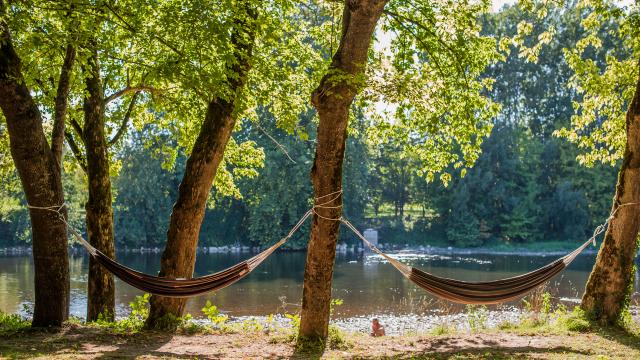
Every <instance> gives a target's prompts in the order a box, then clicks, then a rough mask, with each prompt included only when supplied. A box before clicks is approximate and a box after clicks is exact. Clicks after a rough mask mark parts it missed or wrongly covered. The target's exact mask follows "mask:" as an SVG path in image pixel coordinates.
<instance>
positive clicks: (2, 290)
mask: <svg viewBox="0 0 640 360" xmlns="http://www.w3.org/2000/svg"><path fill="white" fill-rule="evenodd" d="M250 256H251V255H250V254H246V253H245V254H239V253H230V254H200V255H199V257H198V261H197V264H196V275H198V276H200V275H206V274H209V273H211V272H215V271H219V270H221V269H224V268H226V267H229V266H231V265H233V264H235V263H237V262H239V261H241V260H243V259H246V258H248V257H250ZM305 256H306V254H305V253H303V252H288V253H276V254H274V255H273V256H271V257H270V258H269V259H267V260H266V261H265V262H264V263H263V264H262V265H261V266H260V267H259V268H258V269H256V270H255V271H254V272H253V273H252V274H250V275H249V276H248V277H247V278H245V279H243V280H241V281H240V282H238V283H237V284H235V285H233V286H231V287H228V288H225V289H223V290H221V291H219V292H218V293H216V294H206V295H203V296H199V297H196V298H194V299H192V300H190V301H189V303H188V306H187V311H188V312H190V313H191V314H193V315H194V316H196V317H198V316H201V311H200V309H201V308H202V307H203V305H204V304H205V303H206V301H207V300H211V301H212V302H213V303H215V304H216V305H218V307H219V308H220V309H222V310H223V311H225V312H227V313H228V314H229V315H232V316H244V315H267V314H270V313H277V312H281V311H282V305H283V301H284V302H286V303H287V304H286V310H287V311H289V312H294V311H296V310H297V307H298V306H299V302H300V299H301V296H302V277H303V270H304V261H305ZM398 257H399V258H400V259H401V260H402V261H403V262H406V263H409V264H411V265H413V266H418V267H420V268H422V269H424V270H426V271H429V272H432V273H434V274H436V275H439V276H445V277H451V278H456V279H460V280H468V281H483V280H494V279H498V278H503V277H509V276H514V275H518V274H522V273H524V272H528V271H531V270H533V269H536V268H538V267H540V266H543V265H545V264H547V263H549V262H551V261H552V260H554V259H555V258H556V257H553V256H517V255H487V254H482V255H468V254H465V255H426V254H419V253H402V254H399V255H398ZM118 261H120V262H122V263H123V264H125V265H127V266H129V267H132V268H134V269H137V270H141V271H144V272H145V273H148V274H155V273H157V272H158V270H159V268H160V255H159V254H133V253H127V254H124V253H121V254H118ZM594 261H595V255H592V254H589V255H581V256H579V257H578V258H577V259H576V260H575V261H574V262H573V264H572V265H571V266H570V267H569V268H568V269H567V270H565V271H564V272H563V273H561V274H560V275H558V276H556V277H555V278H554V279H553V280H552V281H551V283H550V284H549V290H550V291H551V292H552V293H553V294H554V295H555V296H557V297H561V298H566V299H579V298H580V296H581V295H582V291H583V289H584V286H585V283H586V281H587V278H588V276H589V271H590V270H591V268H592V266H593V263H594ZM88 265H89V261H88V258H87V257H86V256H73V257H71V258H70V266H71V314H72V315H75V316H80V317H82V316H84V315H85V311H86V285H87V268H88ZM33 275H34V274H33V262H32V260H31V257H29V256H13V257H12V256H4V257H0V310H2V311H5V312H20V313H24V311H25V308H28V307H29V306H30V304H31V302H32V301H33V290H34V289H33ZM639 276H640V275H639V274H636V281H635V286H634V288H635V292H636V298H637V297H638V294H637V293H638V291H640V283H639V281H638V277H639ZM140 294H141V292H140V291H138V290H136V289H134V288H132V287H130V286H128V285H127V284H124V283H122V282H120V281H117V282H116V296H117V299H116V303H117V312H118V314H119V315H125V314H126V313H127V309H128V303H129V302H131V301H132V300H133V299H134V298H135V296H136V295H140ZM333 296H334V297H335V298H342V299H344V305H343V306H341V307H339V308H338V309H337V310H336V314H335V317H337V318H340V317H351V316H362V315H368V314H372V313H378V314H381V313H393V314H410V313H424V312H428V311H430V310H432V309H434V307H435V306H436V301H435V299H434V298H433V297H431V296H430V295H429V294H427V293H426V292H424V290H422V289H420V288H418V287H417V286H414V285H413V284H412V283H410V282H409V281H407V280H406V279H404V278H403V277H402V275H400V273H399V272H397V271H396V270H395V269H394V268H393V267H392V266H390V265H389V264H387V263H386V262H385V261H384V259H382V258H380V257H378V256H375V255H373V254H357V253H347V254H339V255H338V257H337V258H336V266H335V271H334V288H333ZM454 308H460V307H454Z"/></svg>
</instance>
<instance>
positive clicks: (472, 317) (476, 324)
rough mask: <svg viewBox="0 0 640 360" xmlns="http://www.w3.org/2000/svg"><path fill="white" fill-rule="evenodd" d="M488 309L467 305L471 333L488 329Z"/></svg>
mask: <svg viewBox="0 0 640 360" xmlns="http://www.w3.org/2000/svg"><path fill="white" fill-rule="evenodd" d="M487 317H488V314H487V307H486V306H475V305H467V323H468V324H469V328H470V329H471V331H478V330H482V329H486V328H487Z"/></svg>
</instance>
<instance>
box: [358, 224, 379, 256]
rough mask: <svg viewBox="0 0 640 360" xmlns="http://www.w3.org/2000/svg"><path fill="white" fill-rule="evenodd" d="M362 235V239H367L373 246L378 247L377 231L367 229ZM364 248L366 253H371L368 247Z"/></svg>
mask: <svg viewBox="0 0 640 360" xmlns="http://www.w3.org/2000/svg"><path fill="white" fill-rule="evenodd" d="M362 235H364V238H365V239H367V241H368V242H370V243H371V244H373V245H374V246H378V230H376V229H367V230H365V231H364V232H363V233H362ZM364 248H365V250H367V251H371V250H370V249H369V247H368V246H365V247H364Z"/></svg>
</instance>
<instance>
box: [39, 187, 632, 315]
mask: <svg viewBox="0 0 640 360" xmlns="http://www.w3.org/2000/svg"><path fill="white" fill-rule="evenodd" d="M341 195H342V190H340V191H336V192H334V193H330V194H327V195H324V196H320V197H317V198H315V200H316V201H318V200H320V199H323V198H327V197H331V199H329V200H328V201H324V202H321V203H319V204H315V205H314V206H313V207H312V208H311V209H310V210H308V211H307V212H306V213H305V214H304V215H303V216H302V217H301V218H300V220H298V222H297V223H296V224H295V225H294V226H293V227H292V229H291V230H290V231H289V233H288V234H287V235H286V236H285V237H283V238H282V239H280V240H279V241H278V242H276V243H275V244H273V245H271V246H270V247H268V248H267V249H265V250H263V251H262V252H260V253H259V254H257V255H255V256H253V257H251V258H249V259H247V260H244V261H242V262H240V263H238V264H236V265H234V266H231V267H229V268H227V269H225V270H222V271H219V272H216V273H213V274H210V275H206V276H201V277H196V278H191V279H174V278H168V277H158V276H152V275H147V274H144V273H142V272H139V271H137V270H134V269H131V268H128V267H126V266H124V265H122V264H120V263H118V262H116V261H115V260H113V259H111V258H109V257H108V256H106V255H105V254H104V253H102V252H101V251H100V250H98V249H96V248H95V247H94V246H92V245H91V244H90V243H89V242H88V241H86V240H85V239H84V238H83V237H82V235H80V233H79V232H78V231H76V230H75V229H74V228H73V227H72V226H70V225H69V223H67V221H66V220H65V218H64V216H63V215H62V213H61V210H62V208H63V207H65V206H66V204H64V203H63V204H62V205H60V206H51V207H38V206H31V205H27V206H28V207H29V208H30V209H39V210H47V211H52V212H55V213H57V215H58V217H59V218H60V220H61V221H63V222H64V223H65V224H66V225H67V228H68V229H69V231H70V232H71V234H72V235H73V236H74V237H75V238H76V239H77V240H78V242H80V244H82V246H83V247H84V248H85V249H86V250H87V252H88V253H89V254H90V255H91V257H93V258H94V259H95V260H96V261H98V262H99V263H100V264H101V265H102V266H104V267H105V268H106V269H107V270H109V272H111V273H112V274H113V275H115V276H116V277H118V278H119V279H120V280H122V281H124V282H126V283H127V284H129V285H131V286H133V287H135V288H137V289H140V290H142V291H145V292H148V293H151V294H154V295H160V296H165V297H178V298H186V297H192V296H196V295H200V294H204V293H207V292H211V291H217V290H220V289H223V288H225V287H227V286H229V285H232V284H233V283H235V282H237V281H238V280H240V279H242V278H244V277H246V276H247V275H248V274H249V273H251V271H253V270H254V269H255V268H256V267H258V266H259V265H260V264H261V263H262V262H263V261H264V260H265V259H266V258H267V257H269V256H270V255H271V254H272V253H273V252H274V251H276V250H277V249H278V248H279V247H280V246H282V245H283V244H284V243H285V242H287V240H289V239H290V238H291V237H292V236H293V235H294V234H295V233H296V232H297V231H298V230H299V229H300V227H301V226H302V225H303V224H304V222H305V221H306V220H307V219H308V218H309V217H310V216H311V215H312V214H315V215H316V216H318V217H319V218H322V219H325V220H330V221H340V222H341V223H342V224H344V225H345V226H346V227H347V228H348V229H349V230H351V231H352V232H353V233H354V234H355V235H356V236H357V237H358V238H359V239H360V240H361V241H362V242H363V243H364V244H365V245H366V246H368V247H369V248H370V249H371V250H372V251H373V252H375V253H377V254H378V255H380V256H382V257H383V258H384V259H385V260H387V261H388V262H389V263H390V264H391V265H392V266H393V267H394V268H396V269H397V270H398V271H399V272H400V273H401V274H402V275H403V276H404V277H406V278H407V279H408V280H410V281H412V282H413V283H415V284H416V285H418V286H419V287H421V288H422V289H424V290H426V291H427V292H430V293H431V294H433V295H435V296H437V297H439V298H442V299H445V300H448V301H452V302H456V303H460V304H485V305H487V304H498V303H503V302H507V301H511V300H515V299H517V298H519V297H522V296H524V295H525V294H527V293H529V292H530V291H532V290H534V289H535V288H537V287H538V286H540V285H542V284H544V283H545V282H547V281H549V280H550V279H551V278H552V277H554V276H555V275H557V274H558V273H559V272H561V271H562V270H564V269H565V268H566V267H567V266H569V264H571V262H572V261H573V260H574V259H575V258H576V257H577V256H578V254H580V253H581V252H582V251H583V250H584V249H585V248H587V247H588V246H589V244H593V245H594V246H595V245H596V237H597V236H598V235H600V234H601V233H602V232H604V231H605V229H606V228H607V226H608V224H609V222H610V221H611V219H613V217H614V216H615V214H616V212H617V211H618V209H620V208H621V207H623V206H627V205H636V204H639V203H628V204H619V205H617V206H616V208H615V209H614V210H613V211H612V212H611V214H610V216H609V217H608V218H607V220H606V221H605V222H604V223H603V224H602V225H599V226H598V227H596V229H595V230H594V232H593V235H592V236H591V237H590V238H589V239H588V240H587V241H585V242H584V243H583V244H582V245H580V246H579V247H578V248H577V249H575V250H574V251H572V252H570V253H568V254H567V255H565V256H563V257H561V258H559V259H557V260H555V261H553V262H551V263H549V264H548V265H545V266H543V267H541V268H539V269H537V270H534V271H531V272H529V273H526V274H523V275H518V276H514V277H510V278H505V279H499V280H493V281H484V282H470V281H461V280H455V279H449V278H444V277H438V276H435V275H433V274H430V273H428V272H425V271H423V270H420V269H417V268H414V267H411V266H409V265H406V264H403V263H401V262H400V261H398V260H396V259H394V258H393V257H391V256H389V255H387V254H385V253H384V252H382V251H381V250H380V249H378V248H377V247H376V246H375V245H373V244H372V243H371V242H369V241H368V240H367V239H366V238H365V237H364V235H362V233H360V231H358V229H357V228H356V227H355V226H354V225H353V224H352V223H351V222H349V221H348V220H347V219H345V218H344V217H340V218H335V219H334V218H329V217H325V216H322V215H320V214H318V212H317V210H316V209H336V208H340V207H342V204H339V205H335V206H329V204H330V203H332V202H333V201H336V200H338V199H340V197H341Z"/></svg>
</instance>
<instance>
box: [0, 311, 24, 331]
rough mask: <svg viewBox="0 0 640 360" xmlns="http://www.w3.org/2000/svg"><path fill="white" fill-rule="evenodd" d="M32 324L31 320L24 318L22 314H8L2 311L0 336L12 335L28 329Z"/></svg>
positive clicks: (0, 313) (0, 315) (0, 314)
mask: <svg viewBox="0 0 640 360" xmlns="http://www.w3.org/2000/svg"><path fill="white" fill-rule="evenodd" d="M30 326H31V322H30V321H28V320H26V319H24V318H22V316H20V315H18V314H6V313H4V312H2V311H0V336H10V335H12V334H15V333H18V332H21V331H24V330H26V329H27V328H29V327H30Z"/></svg>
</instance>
